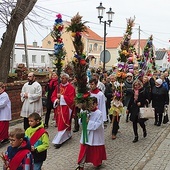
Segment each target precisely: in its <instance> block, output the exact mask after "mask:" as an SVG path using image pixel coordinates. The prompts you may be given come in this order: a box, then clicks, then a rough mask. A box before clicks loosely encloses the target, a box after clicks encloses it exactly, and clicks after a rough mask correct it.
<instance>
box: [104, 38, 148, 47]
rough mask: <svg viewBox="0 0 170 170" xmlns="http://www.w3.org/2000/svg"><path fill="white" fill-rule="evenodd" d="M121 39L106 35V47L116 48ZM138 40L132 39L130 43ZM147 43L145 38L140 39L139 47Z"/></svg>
mask: <svg viewBox="0 0 170 170" xmlns="http://www.w3.org/2000/svg"><path fill="white" fill-rule="evenodd" d="M122 40H123V37H106V48H107V49H109V48H118V47H119V45H120V43H121V41H122ZM137 42H138V39H132V40H131V43H132V44H135V43H137ZM146 43H147V39H140V47H141V49H144V47H145V45H146Z"/></svg>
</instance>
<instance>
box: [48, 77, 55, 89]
mask: <svg viewBox="0 0 170 170" xmlns="http://www.w3.org/2000/svg"><path fill="white" fill-rule="evenodd" d="M56 85H57V79H51V80H50V82H49V87H50V89H52V87H53V86H56Z"/></svg>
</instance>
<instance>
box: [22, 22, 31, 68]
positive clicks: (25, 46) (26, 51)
mask: <svg viewBox="0 0 170 170" xmlns="http://www.w3.org/2000/svg"><path fill="white" fill-rule="evenodd" d="M22 26H23V36H24V49H25V60H26V67H27V68H28V69H29V63H28V50H27V39H26V32H25V20H23V22H22Z"/></svg>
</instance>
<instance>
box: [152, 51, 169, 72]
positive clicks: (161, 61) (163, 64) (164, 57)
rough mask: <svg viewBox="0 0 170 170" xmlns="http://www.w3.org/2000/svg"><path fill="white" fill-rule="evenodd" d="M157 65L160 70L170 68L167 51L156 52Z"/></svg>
mask: <svg viewBox="0 0 170 170" xmlns="http://www.w3.org/2000/svg"><path fill="white" fill-rule="evenodd" d="M155 55H156V58H155V63H156V65H157V66H158V68H165V69H167V68H169V67H170V63H169V61H168V52H167V50H165V49H160V50H157V51H155Z"/></svg>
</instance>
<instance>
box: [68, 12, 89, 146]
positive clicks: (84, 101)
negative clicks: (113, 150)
mask: <svg viewBox="0 0 170 170" xmlns="http://www.w3.org/2000/svg"><path fill="white" fill-rule="evenodd" d="M85 24H86V22H82V16H80V15H79V13H77V14H76V15H75V16H74V17H73V18H72V19H71V23H70V25H69V26H68V27H67V28H66V30H67V32H71V36H72V42H73V46H74V48H75V52H74V58H73V61H72V64H73V72H74V76H75V78H76V80H77V94H76V98H75V102H76V105H77V106H78V107H79V108H80V109H81V110H82V111H81V113H80V114H79V116H80V117H81V118H82V124H83V142H84V143H85V142H86V141H87V140H88V139H87V115H88V113H89V110H90V108H91V99H90V93H89V90H88V87H87V74H86V72H87V69H88V63H87V62H86V55H85V54H84V53H83V52H84V43H83V39H82V33H83V32H86V31H87V27H86V26H85Z"/></svg>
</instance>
